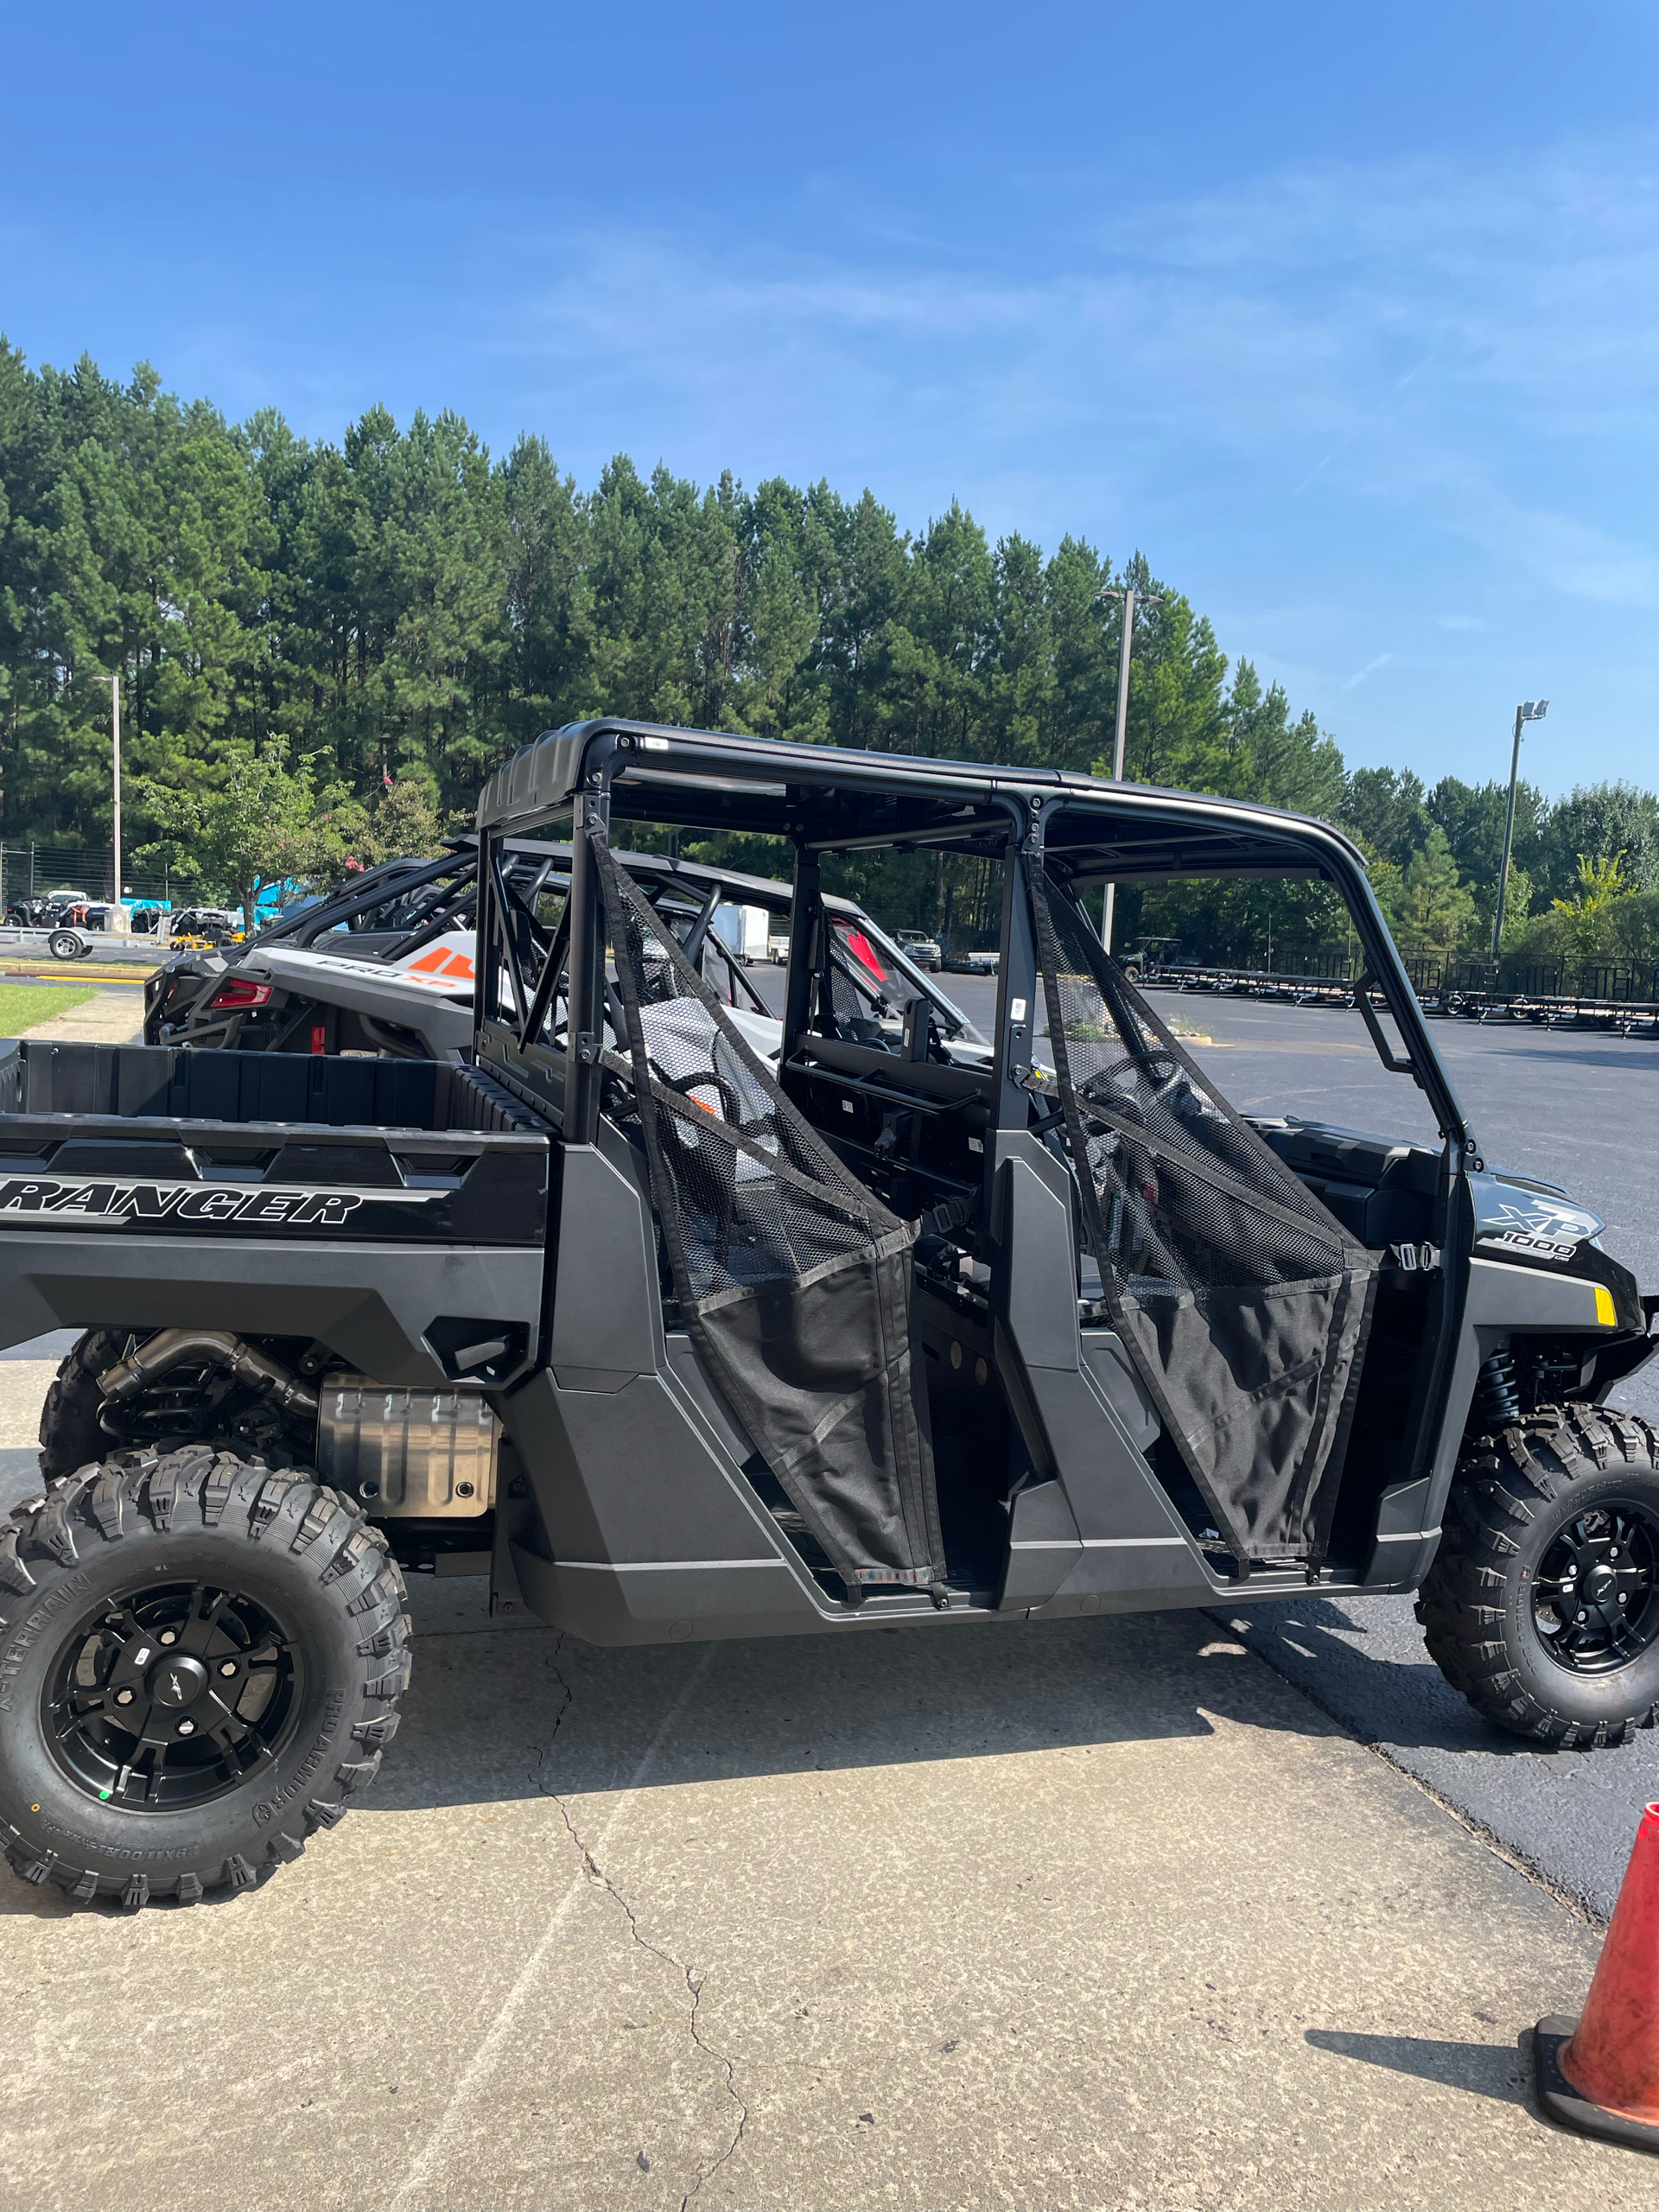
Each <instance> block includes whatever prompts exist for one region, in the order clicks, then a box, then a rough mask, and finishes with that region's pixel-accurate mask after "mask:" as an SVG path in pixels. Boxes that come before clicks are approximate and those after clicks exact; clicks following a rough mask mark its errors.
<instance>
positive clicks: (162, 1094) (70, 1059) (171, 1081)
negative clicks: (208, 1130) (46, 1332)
mask: <svg viewBox="0 0 1659 2212" xmlns="http://www.w3.org/2000/svg"><path fill="white" fill-rule="evenodd" d="M0 1114H29V1115H34V1114H77V1115H97V1116H119V1117H120V1118H121V1119H123V1120H127V1119H142V1120H150V1119H156V1120H166V1121H181V1122H267V1123H270V1122H283V1123H295V1122H298V1123H308V1124H311V1125H314V1126H315V1127H318V1128H397V1129H427V1130H461V1129H468V1130H491V1129H522V1130H525V1131H529V1132H531V1133H533V1134H537V1135H541V1134H543V1133H544V1131H545V1128H546V1124H545V1123H544V1122H543V1121H542V1120H541V1119H540V1117H539V1116H537V1115H536V1114H533V1113H532V1112H531V1111H530V1109H528V1108H527V1107H524V1106H521V1105H520V1104H519V1103H518V1101H517V1100H516V1099H514V1098H513V1097H512V1096H510V1095H509V1093H508V1092H506V1091H505V1090H503V1089H502V1088H501V1086H500V1085H499V1084H497V1083H494V1082H493V1081H492V1080H491V1079H490V1078H489V1077H487V1076H485V1075H481V1074H480V1073H479V1071H477V1070H476V1069H474V1068H463V1067H455V1066H453V1065H449V1064H448V1063H447V1062H444V1061H439V1060H391V1059H367V1058H364V1059H359V1058H340V1057H334V1056H330V1055H325V1054H323V1053H306V1054H302V1053H298V1052H201V1051H196V1050H193V1049H192V1048H190V1047H189V1046H181V1045H60V1044H52V1043H48V1042H44V1041H41V1039H31V1038H27V1037H25V1038H22V1039H15V1038H12V1039H5V1040H3V1042H0Z"/></svg>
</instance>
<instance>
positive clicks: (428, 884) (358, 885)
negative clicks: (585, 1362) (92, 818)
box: [144, 838, 988, 1065]
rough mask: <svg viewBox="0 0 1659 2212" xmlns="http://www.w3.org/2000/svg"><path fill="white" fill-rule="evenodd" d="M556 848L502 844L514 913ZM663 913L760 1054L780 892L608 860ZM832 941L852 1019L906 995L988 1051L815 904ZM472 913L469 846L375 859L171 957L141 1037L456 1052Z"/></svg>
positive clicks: (843, 922) (542, 888) (865, 919)
mask: <svg viewBox="0 0 1659 2212" xmlns="http://www.w3.org/2000/svg"><path fill="white" fill-rule="evenodd" d="M570 858H571V855H570V848H569V845H567V844H548V843H543V842H536V841H534V840H525V839H522V838H514V839H508V840H506V841H505V842H504V844H503V846H502V849H501V862H500V865H501V883H502V890H503V894H504V896H505V897H506V898H508V899H510V900H511V901H512V902H514V904H515V909H516V910H521V911H522V912H523V913H524V915H525V916H527V917H535V918H539V919H543V920H546V919H551V920H552V921H553V922H556V920H557V918H558V916H559V914H560V913H561V912H562V911H563V900H564V899H565V896H566V894H567V893H568V891H569V880H570ZM620 859H621V861H622V863H623V865H624V866H626V868H628V870H629V872H630V874H631V875H632V878H633V880H635V881H636V882H638V883H639V884H641V885H642V886H644V887H646V890H647V895H648V896H649V897H650V898H651V899H652V902H653V904H654V905H655V906H657V907H658V910H659V911H660V912H663V913H664V914H665V915H668V916H671V918H672V919H673V924H674V927H675V929H676V931H677V933H678V935H679V937H680V938H682V939H683V941H684V942H685V943H686V944H689V945H690V948H691V954H692V957H694V958H695V959H696V960H697V962H698V963H699V964H700V966H701V968H702V972H703V973H704V974H705V975H706V976H709V978H710V979H711V980H712V981H714V982H715V983H716V984H717V987H718V988H719V989H720V990H721V995H722V996H723V998H724V999H725V1001H726V1003H727V1004H728V1006H730V1007H734V1009H737V1010H738V1012H739V1014H740V1018H741V1020H743V1021H744V1022H745V1023H746V1024H747V1025H748V1027H749V1028H750V1032H751V1035H752V1041H753V1042H754V1043H755V1044H756V1046H757V1049H759V1050H760V1051H761V1052H762V1053H763V1055H764V1056H766V1057H775V1056H776V1052H777V1046H778V1039H779V1036H780V1035H781V1029H780V1027H779V1020H778V1016H777V1014H776V1013H775V1012H774V1011H773V1010H772V1008H771V1007H768V1006H767V1004H766V1001H765V1000H764V998H763V997H762V996H761V995H760V992H759V991H758V990H757V989H756V988H755V986H754V984H753V982H752V981H751V980H750V978H749V977H748V976H747V974H746V973H745V970H746V969H747V968H748V967H749V966H751V965H752V964H753V963H755V962H756V961H759V960H764V959H765V958H766V957H767V953H768V951H769V950H770V947H771V945H772V943H774V942H777V941H781V943H782V944H783V945H784V946H785V949H786V948H787V944H788V935H789V914H790V906H791V899H792V897H793V892H792V889H791V886H790V885H789V884H787V883H779V882H775V881H772V880H768V879H766V878H765V877H760V876H751V875H744V874H741V873H739V872H738V871H737V870H735V869H731V868H707V867H704V866H703V865H702V864H701V863H700V862H697V861H683V860H678V859H671V858H668V857H666V856H664V855H657V854H651V853H625V854H623V855H620ZM830 904H831V907H832V909H833V911H834V912H835V914H836V919H837V925H838V927H840V929H841V931H842V939H844V941H841V940H838V942H837V944H836V954H835V958H836V964H837V972H838V973H839V974H840V975H841V976H842V979H843V982H844V985H845V988H847V990H848V991H849V993H850V994H851V995H852V996H853V997H854V998H856V999H859V1000H860V1001H861V1007H860V1014H859V1018H860V1019H861V1020H864V1021H866V1022H868V1023H870V1024H872V1025H874V1027H877V1028H879V1027H880V1025H881V1024H882V1023H883V1022H884V1021H885V1022H886V1023H887V1025H888V1027H890V1028H891V1029H892V1030H893V1033H894V1034H895V1035H896V1034H897V1033H898V1028H899V1024H900V1023H901V1021H902V1020H903V1013H904V1008H905V1007H906V1004H907V1003H908V1002H909V1001H910V1000H911V999H912V998H913V997H914V996H915V995H917V994H918V992H919V993H921V994H923V995H925V996H926V997H927V998H928V1000H929V1002H930V1004H931V1007H932V1009H933V1017H934V1021H935V1025H936V1027H937V1029H938V1033H939V1035H940V1036H941V1037H943V1038H945V1039H949V1040H951V1041H952V1042H953V1043H954V1044H956V1045H959V1046H961V1048H962V1049H963V1050H964V1051H966V1052H969V1053H974V1052H981V1053H982V1052H985V1051H987V1050H988V1046H986V1044H985V1040H984V1039H982V1037H980V1035H979V1033H978V1032H977V1031H976V1029H975V1028H974V1027H973V1025H972V1024H971V1023H970V1022H969V1020H968V1019H967V1017H966V1016H965V1015H964V1014H963V1013H962V1011H961V1009H960V1008H959V1007H956V1006H955V1005H953V1004H952V1003H951V1001H950V999H948V998H947V997H946V996H945V995H944V993H943V992H942V991H940V990H939V989H938V988H937V987H936V986H934V985H932V984H930V983H927V982H924V980H923V977H922V973H921V971H920V969H918V966H917V963H915V962H914V961H913V960H912V957H911V956H910V955H909V953H908V952H907V951H906V950H905V949H904V948H903V946H902V945H901V944H897V943H895V942H894V941H893V939H891V938H888V937H887V935H886V933H885V932H884V931H882V930H880V928H879V927H878V926H877V925H876V924H875V923H874V922H873V921H872V920H871V919H870V918H869V916H868V914H866V913H865V912H863V910H862V909H861V907H859V906H855V905H854V903H853V902H852V901H851V900H850V899H835V900H832V901H831V902H830ZM477 912H478V856H477V849H476V840H475V839H471V838H460V839H456V840H455V841H454V843H453V844H452V845H451V847H450V849H449V850H448V852H446V853H445V854H444V855H442V857H441V858H439V859H437V860H435V861H420V860H396V861H385V862H384V863H383V864H382V865H381V866H379V867H378V868H372V869H369V870H367V871H366V872H365V874H362V875H360V876H358V877H356V878H355V879H354V880H353V882H352V883H351V884H349V885H348V886H346V887H345V888H344V889H342V890H340V891H338V892H336V893H334V894H332V895H331V896H329V897H326V898H321V899H306V900H302V901H296V902H295V903H294V905H293V906H290V907H289V908H287V909H285V910H284V912H283V913H282V914H281V915H279V916H278V918H277V920H276V921H275V922H274V923H273V924H271V925H270V926H269V927H267V928H266V929H264V930H262V931H260V933H259V935H258V936H257V937H256V938H253V939H252V940H251V942H250V943H249V944H246V945H245V946H239V947H238V948H236V949H235V950H234V951H233V952H230V953H223V952H221V951H219V950H196V951H192V952H189V953H187V954H184V955H181V957H179V958H177V959H175V960H173V961H170V962H169V963H168V964H167V966H166V967H165V968H163V969H162V970H161V971H160V973H159V974H157V975H156V976H152V977H151V978H150V981H149V984H148V985H147V987H146V989H145V994H144V1042H145V1043H146V1044H147V1045H177V1044H183V1045H191V1046H198V1047H212V1048H215V1049H219V1050H229V1051H235V1052H304V1053H308V1054H311V1053H317V1054H321V1053H330V1052H366V1053H379V1054H385V1055H387V1056H389V1057H391V1058H404V1059H438V1060H451V1061H454V1062H455V1063H456V1064H458V1065H459V1064H460V1063H461V1062H464V1061H466V1060H467V1059H468V1058H470V1057H471V1054H472V1046H473V1008H474V982H475V976H474V950H475V947H474V931H475V929H476V926H477Z"/></svg>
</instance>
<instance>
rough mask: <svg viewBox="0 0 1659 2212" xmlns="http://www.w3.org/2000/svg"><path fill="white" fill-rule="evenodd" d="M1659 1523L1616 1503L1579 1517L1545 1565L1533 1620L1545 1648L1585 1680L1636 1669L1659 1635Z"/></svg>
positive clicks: (1627, 1503) (1641, 1509) (1633, 1506)
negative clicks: (1621, 1669)
mask: <svg viewBox="0 0 1659 2212" xmlns="http://www.w3.org/2000/svg"><path fill="white" fill-rule="evenodd" d="M1656 1569H1659V1516H1656V1514H1655V1513H1654V1512H1653V1511H1652V1510H1650V1509H1649V1507H1647V1506H1644V1505H1640V1504H1637V1503H1635V1502H1634V1501H1631V1500H1628V1499H1623V1498H1617V1497H1613V1498H1608V1499H1605V1501H1603V1502H1602V1503H1599V1504H1598V1505H1596V1506H1594V1507H1592V1509H1591V1510H1589V1511H1587V1512H1584V1513H1580V1514H1576V1515H1575V1516H1573V1519H1572V1520H1571V1521H1569V1522H1567V1526H1566V1527H1565V1528H1564V1529H1562V1530H1561V1531H1560V1535H1558V1536H1556V1538H1555V1539H1554V1541H1553V1542H1552V1543H1551V1544H1550V1546H1549V1548H1548V1550H1547V1551H1546V1552H1545V1554H1544V1556H1543V1558H1542V1560H1541V1561H1540V1563H1539V1567H1538V1572H1537V1573H1536V1575H1535V1577H1534V1578H1533V1584H1532V1618H1533V1623H1534V1625H1535V1628H1536V1629H1537V1631H1538V1636H1539V1639H1540V1641H1541V1643H1542V1645H1543V1647H1544V1649H1545V1650H1546V1651H1547V1652H1548V1654H1549V1656H1550V1657H1551V1658H1552V1659H1553V1660H1554V1662H1556V1664H1557V1665H1558V1666H1560V1667H1565V1668H1567V1669H1568V1671H1569V1672H1570V1673H1573V1674H1578V1675H1605V1674H1606V1673H1608V1672H1609V1671H1610V1670H1611V1669H1613V1668H1616V1667H1625V1666H1628V1665H1629V1664H1630V1661H1631V1660H1632V1659H1634V1658H1636V1657H1637V1656H1638V1655H1639V1654H1640V1653H1642V1652H1643V1651H1645V1650H1646V1649H1647V1648H1648V1646H1649V1644H1650V1643H1652V1642H1653V1640H1654V1638H1655V1637H1656V1636H1659V1581H1656Z"/></svg>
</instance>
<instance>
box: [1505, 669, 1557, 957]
mask: <svg viewBox="0 0 1659 2212" xmlns="http://www.w3.org/2000/svg"><path fill="white" fill-rule="evenodd" d="M1548 712H1549V702H1548V699H1527V700H1523V701H1522V703H1521V705H1520V706H1518V707H1517V708H1516V710H1515V749H1514V751H1513V752H1512V753H1510V804H1509V810H1508V812H1507V813H1506V814H1505V815H1504V817H1503V866H1502V867H1501V868H1499V869H1498V871H1497V912H1496V913H1495V914H1494V915H1493V916H1492V958H1493V959H1494V960H1496V959H1497V957H1498V952H1499V950H1500V948H1501V947H1502V945H1503V901H1504V899H1505V897H1506V896H1507V894H1508V892H1509V888H1510V852H1511V850H1512V849H1513V848H1514V845H1515V779H1516V776H1517V775H1519V773H1520V772H1521V730H1522V725H1523V724H1524V723H1526V722H1541V721H1542V720H1543V719H1544V716H1545V715H1547V714H1548Z"/></svg>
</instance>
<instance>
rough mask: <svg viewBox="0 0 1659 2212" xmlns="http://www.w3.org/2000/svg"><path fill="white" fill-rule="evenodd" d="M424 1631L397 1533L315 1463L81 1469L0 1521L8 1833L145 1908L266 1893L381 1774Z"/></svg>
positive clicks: (170, 1460) (18, 1851)
mask: <svg viewBox="0 0 1659 2212" xmlns="http://www.w3.org/2000/svg"><path fill="white" fill-rule="evenodd" d="M408 1641H409V1627H408V1614H407V1604H406V1599H405V1593H404V1581H403V1577H402V1575H401V1574H400V1573H399V1572H398V1570H397V1566H396V1564H395V1563H394V1562H393V1561H392V1560H391V1559H390V1558H389V1557H388V1556H387V1554H386V1552H385V1548H384V1540H383V1538H382V1537H381V1535H380V1534H379V1532H378V1530H376V1529H373V1528H372V1527H370V1526H369V1524H368V1523H367V1522H365V1521H364V1520H363V1518H362V1516H361V1514H360V1512H359V1510H358V1509H357V1507H356V1506H355V1505H353V1504H351V1503H348V1502H347V1501H346V1500H345V1499H344V1498H341V1497H338V1496H337V1495H336V1494H335V1492H334V1491H332V1490H328V1489H326V1488H325V1487H324V1486H323V1485H322V1484H321V1483H319V1482H318V1481H317V1479H316V1478H315V1476H312V1475H309V1474H303V1473H301V1474H295V1473H289V1472H277V1471H272V1470H271V1469H270V1468H268V1467H264V1466H261V1465H257V1464H253V1465H251V1464H249V1463H248V1462H246V1461H245V1460H241V1459H234V1458H232V1456H231V1455H230V1454H229V1453H226V1452H213V1451H212V1450H210V1449H209V1448H207V1447H206V1446H192V1447H189V1448H187V1449H185V1450H182V1451H178V1452H169V1453H167V1454H165V1455H163V1456H161V1457H157V1456H156V1454H154V1453H143V1454H141V1453H137V1452H129V1453H124V1454H121V1455H120V1456H119V1457H118V1458H115V1459H106V1460H105V1461H104V1462H102V1463H101V1464H99V1465H90V1466H86V1467H83V1468H81V1469H80V1470H79V1471H77V1472H76V1473H75V1474H73V1475H72V1476H70V1477H69V1478H67V1480H65V1481H62V1482H60V1483H58V1484H54V1487H53V1489H52V1490H51V1491H49V1492H48V1496H47V1497H46V1499H45V1501H44V1503H40V1504H37V1505H35V1506H34V1507H32V1508H31V1507H24V1508H20V1509H19V1510H18V1511H17V1512H16V1513H14V1514H13V1515H12V1516H11V1518H10V1522H8V1523H5V1524H0V1847H3V1849H4V1850H5V1853H6V1855H7V1857H8V1858H9V1859H10V1862H11V1864H12V1866H14V1867H15V1868H16V1871H17V1872H18V1873H20V1874H21V1875H22V1878H23V1879H24V1880H25V1881H29V1882H54V1883H55V1884H57V1885H59V1886H60V1888H62V1889H66V1890H68V1891H70V1892H71V1893H72V1894H73V1896H75V1897H79V1898H82V1899H86V1900H90V1899H92V1898H93V1897H100V1896H102V1897H118V1898H119V1899H120V1900H121V1901H122V1903H123V1904H126V1905H128V1906H130V1907H137V1906H138V1905H141V1904H145V1903H147V1902H148V1901H149V1899H151V1898H162V1897H169V1898H175V1899H177V1900H179V1901H181V1902H183V1903H187V1904H189V1903H194V1901H195V1900H196V1899H197V1898H199V1897H201V1896H203V1895H204V1894H205V1893H206V1892H207V1891H210V1890H216V1889H225V1888H231V1889H243V1888H247V1887H250V1886H251V1885H253V1884H255V1883H257V1882H258V1881H260V1880H261V1879H262V1878H264V1876H265V1875H267V1874H268V1873H270V1872H271V1871H272V1870H273V1869H274V1868H275V1867H276V1866H278V1865H280V1864H281V1863H282V1862H283V1860H285V1859H297V1858H298V1857H299V1855H300V1853H302V1851H303V1850H304V1848H305V1844H306V1840H307V1838H308V1836H309V1835H311V1834H313V1833H314V1832H315V1830H316V1829H317V1828H319V1827H334V1824H335V1823H336V1821H339V1820H340V1818H341V1817H342V1815H344V1813H345V1811H346V1807H347V1804H348V1803H349V1801H350V1800H351V1798H352V1796H353V1795H354V1793H355V1792H356V1791H357V1790H358V1789H361V1788H362V1787H363V1785H364V1784H365V1783H368V1782H370V1781H372V1779H373V1777H374V1775H375V1773H376V1771H377V1770H378V1767H379V1764H380V1759H381V1756H382V1751H383V1748H384V1746H385V1745H386V1744H387V1743H388V1742H390V1740H391V1737H392V1736H393V1735H394V1734H395V1732H396V1731H397V1718H398V1716H397V1700H398V1699H399V1698H400V1697H401V1695H402V1694H403V1692H404V1688H406V1687H407V1685H408V1681H409V1654H408Z"/></svg>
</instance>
